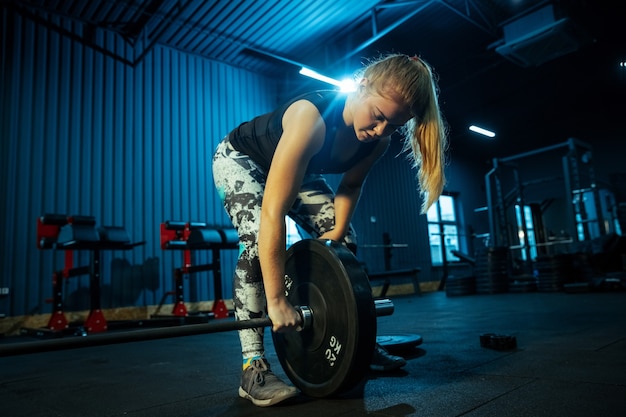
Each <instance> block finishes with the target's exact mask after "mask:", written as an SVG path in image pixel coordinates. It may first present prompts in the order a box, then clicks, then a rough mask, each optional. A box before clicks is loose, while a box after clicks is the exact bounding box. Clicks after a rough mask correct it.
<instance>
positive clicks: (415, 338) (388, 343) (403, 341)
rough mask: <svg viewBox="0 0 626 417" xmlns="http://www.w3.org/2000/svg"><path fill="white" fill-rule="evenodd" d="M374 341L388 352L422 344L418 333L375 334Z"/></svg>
mask: <svg viewBox="0 0 626 417" xmlns="http://www.w3.org/2000/svg"><path fill="white" fill-rule="evenodd" d="M376 343H378V344H379V345H381V346H382V347H384V348H385V349H387V350H388V351H389V352H390V353H394V352H399V351H402V350H408V349H411V348H414V347H415V346H419V345H421V344H422V336H420V335H418V334H408V333H406V334H405V333H403V334H388V335H379V336H376Z"/></svg>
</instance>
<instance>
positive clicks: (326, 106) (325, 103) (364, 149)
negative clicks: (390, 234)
mask: <svg viewBox="0 0 626 417" xmlns="http://www.w3.org/2000/svg"><path fill="white" fill-rule="evenodd" d="M346 98H347V96H346V94H345V93H341V92H339V91H316V92H313V93H307V94H303V95H301V96H299V97H296V98H294V99H292V100H289V101H288V102H287V103H285V104H283V105H282V106H280V107H279V108H278V109H276V110H275V111H273V112H271V113H267V114H264V115H261V116H258V117H255V118H254V119H252V120H250V121H248V122H245V123H242V124H241V125H239V126H238V127H237V128H236V129H234V130H233V131H232V132H230V134H229V140H230V143H231V144H232V145H233V147H234V148H235V149H236V150H238V151H239V152H243V153H245V154H246V155H248V156H250V158H252V160H253V161H255V162H256V163H257V164H259V165H261V166H262V167H263V168H264V169H265V170H269V167H270V165H271V163H272V158H273V156H274V152H275V151H276V146H277V145H278V142H279V140H280V137H281V136H282V133H283V127H282V119H283V115H284V114H285V111H286V110H287V108H288V107H289V106H290V105H291V104H293V103H294V102H296V101H298V100H308V101H310V102H311V103H313V105H314V106H315V107H316V108H317V110H318V111H319V113H320V115H322V119H323V120H324V123H325V125H326V137H325V138H324V145H323V146H322V149H321V150H320V151H319V152H318V153H317V154H315V155H314V156H313V158H311V160H310V162H309V165H308V167H307V171H306V172H307V173H333V174H338V173H343V172H346V171H347V170H349V169H350V168H352V167H353V166H354V165H356V164H357V163H358V162H359V161H360V160H361V159H363V158H364V157H365V156H367V155H369V154H370V153H371V152H372V151H373V150H374V148H375V147H376V145H377V142H369V143H362V142H359V141H358V139H357V138H356V135H355V137H354V140H355V144H356V146H358V151H357V152H356V153H355V154H354V156H353V157H351V158H349V159H348V160H346V161H344V160H341V161H338V160H335V159H334V158H332V153H331V151H332V148H333V144H334V141H335V137H336V132H337V129H338V128H342V127H345V122H344V121H343V109H344V106H345V104H346Z"/></svg>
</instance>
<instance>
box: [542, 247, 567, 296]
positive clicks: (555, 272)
mask: <svg viewBox="0 0 626 417" xmlns="http://www.w3.org/2000/svg"><path fill="white" fill-rule="evenodd" d="M534 269H535V274H536V275H537V289H538V290H539V291H540V292H557V291H562V290H563V284H565V281H566V279H568V277H571V275H572V271H573V268H572V257H571V255H569V254H560V255H545V256H538V257H537V260H536V261H535V263H534Z"/></svg>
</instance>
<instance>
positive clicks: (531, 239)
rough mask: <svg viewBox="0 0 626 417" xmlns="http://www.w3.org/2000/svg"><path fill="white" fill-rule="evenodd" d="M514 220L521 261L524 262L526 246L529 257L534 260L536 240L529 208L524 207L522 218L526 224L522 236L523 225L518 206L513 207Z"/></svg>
mask: <svg viewBox="0 0 626 417" xmlns="http://www.w3.org/2000/svg"><path fill="white" fill-rule="evenodd" d="M515 218H516V219H517V237H518V238H519V244H520V247H521V249H522V260H523V261H526V260H527V259H526V258H527V256H526V249H525V248H526V246H528V247H529V248H530V257H531V259H535V258H536V257H537V240H536V238H535V226H534V224H533V213H532V209H531V207H530V206H524V217H523V219H524V220H525V224H526V233H527V235H526V236H525V235H524V227H523V225H524V223H522V210H521V208H520V206H519V205H516V206H515Z"/></svg>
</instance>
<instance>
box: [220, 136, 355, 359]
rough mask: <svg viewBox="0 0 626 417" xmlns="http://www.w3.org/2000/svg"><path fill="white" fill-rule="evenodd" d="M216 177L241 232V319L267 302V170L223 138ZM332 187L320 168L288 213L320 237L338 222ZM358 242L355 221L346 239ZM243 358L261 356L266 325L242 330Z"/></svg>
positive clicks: (236, 295)
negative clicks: (263, 247)
mask: <svg viewBox="0 0 626 417" xmlns="http://www.w3.org/2000/svg"><path fill="white" fill-rule="evenodd" d="M213 178H214V180H215V186H216V188H217V192H218V194H219V196H220V198H221V199H222V202H223V203H224V208H225V209H226V212H227V213H228V215H229V216H230V219H231V221H232V223H233V225H234V227H235V229H237V232H238V234H239V260H238V261H237V266H236V267H235V275H234V279H233V281H234V282H233V300H234V304H235V314H236V317H237V319H238V320H247V319H251V318H257V317H262V316H264V315H265V311H266V302H265V293H264V291H263V278H262V276H261V266H260V264H259V252H258V247H257V235H258V231H259V221H260V218H261V202H262V200H263V192H264V189H265V180H266V178H267V172H266V171H265V170H264V169H263V168H261V167H260V166H259V165H258V164H256V163H255V162H254V161H252V159H250V158H249V157H248V156H247V155H245V154H243V153H241V152H238V151H236V150H235V149H234V148H233V147H232V146H231V145H230V143H229V142H228V139H224V141H222V142H221V143H220V144H219V145H218V147H217V150H216V152H215V154H214V156H213ZM333 197H334V193H333V191H332V189H331V188H330V186H329V185H328V184H327V183H326V180H324V178H323V177H322V176H321V175H318V174H307V175H306V176H305V178H304V180H303V183H302V186H301V187H300V192H299V193H298V195H297V197H296V200H295V202H294V204H293V206H292V208H291V210H290V211H289V213H288V215H289V217H291V218H292V219H293V220H294V221H295V222H296V223H297V224H298V226H300V228H302V230H304V231H305V232H307V233H308V234H309V235H310V237H313V238H316V237H319V236H320V235H321V234H323V233H324V232H326V231H328V230H332V228H333V227H334V222H335V208H334V205H333ZM345 241H346V242H345V243H347V244H353V245H354V244H356V242H355V233H354V230H353V229H352V227H350V232H349V233H348V236H347V237H346V239H345ZM239 338H240V340H241V348H242V355H243V357H244V358H248V357H251V356H262V355H263V354H264V347H263V329H247V330H240V331H239Z"/></svg>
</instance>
